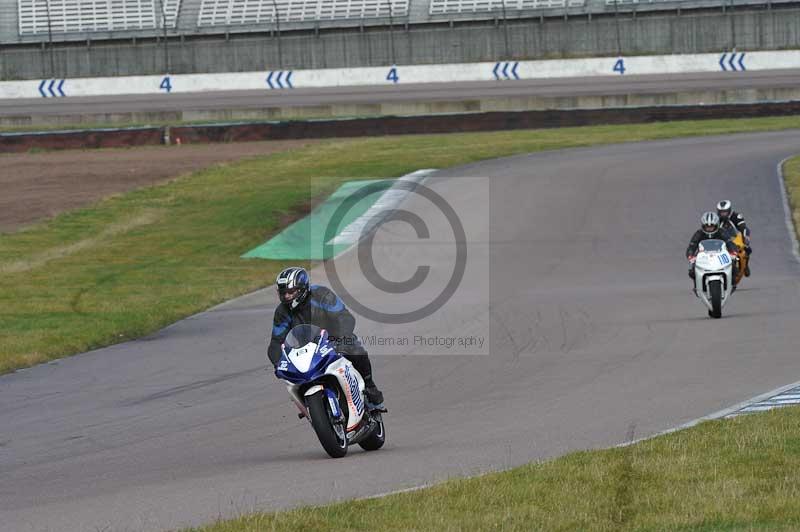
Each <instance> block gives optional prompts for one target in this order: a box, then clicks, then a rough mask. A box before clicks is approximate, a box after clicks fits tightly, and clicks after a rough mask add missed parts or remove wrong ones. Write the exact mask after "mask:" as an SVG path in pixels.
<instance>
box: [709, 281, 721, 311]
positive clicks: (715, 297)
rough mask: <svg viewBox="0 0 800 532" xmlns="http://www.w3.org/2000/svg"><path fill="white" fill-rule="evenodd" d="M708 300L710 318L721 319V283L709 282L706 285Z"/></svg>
mask: <svg viewBox="0 0 800 532" xmlns="http://www.w3.org/2000/svg"><path fill="white" fill-rule="evenodd" d="M708 293H709V296H710V297H709V299H711V317H712V318H717V319H718V318H721V317H722V282H721V281H711V282H710V283H708Z"/></svg>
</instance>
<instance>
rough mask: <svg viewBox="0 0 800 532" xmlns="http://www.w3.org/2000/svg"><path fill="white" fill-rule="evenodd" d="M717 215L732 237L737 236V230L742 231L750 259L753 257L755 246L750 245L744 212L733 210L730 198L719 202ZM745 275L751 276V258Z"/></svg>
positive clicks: (723, 227)
mask: <svg viewBox="0 0 800 532" xmlns="http://www.w3.org/2000/svg"><path fill="white" fill-rule="evenodd" d="M717 215H719V225H720V228H721V229H722V230H723V231H729V232H730V233H731V238H733V237H734V236H736V232H737V231H738V232H740V233H742V237H743V238H744V245H745V248H744V249H745V251H746V252H747V257H748V259H752V258H753V248H752V247H750V228H749V227H747V223H746V222H745V220H744V216H742V213H739V212H736V211H734V210H733V204H732V203H731V202H730V200H722V201H720V202H719V203H717ZM744 275H745V277H750V260H748V261H747V267H746V268H745V270H744Z"/></svg>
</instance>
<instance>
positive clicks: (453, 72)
mask: <svg viewBox="0 0 800 532" xmlns="http://www.w3.org/2000/svg"><path fill="white" fill-rule="evenodd" d="M794 68H800V51H797V50H787V51H775V52H733V53H715V54H687V55H664V56H638V57H603V58H591V59H563V60H549V61H503V62H495V63H467V64H445V65H416V66H396V67H368V68H349V69H320V70H297V71H293V70H283V71H270V72H243V73H227V74H176V75H172V76H131V77H116V78H78V79H43V80H37V81H7V82H0V98H3V99H9V98H37V97H38V98H54V97H56V98H64V97H67V98H68V97H71V96H72V97H75V96H106V95H126V94H130V95H135V94H165V95H166V94H172V93H188V92H213V91H232V90H268V91H273V90H282V91H291V90H294V89H299V88H324V87H341V86H370V85H372V86H378V85H386V84H411V83H413V84H417V83H445V82H447V83H452V82H469V81H491V80H496V81H498V82H504V83H513V82H514V80H517V79H547V78H569V77H578V76H581V77H583V76H624V75H628V76H630V75H643V74H677V73H689V72H719V71H727V72H730V75H732V76H735V75H736V74H737V73H739V72H742V71H745V70H751V71H752V70H767V69H770V70H772V69H794Z"/></svg>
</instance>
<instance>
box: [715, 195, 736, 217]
mask: <svg viewBox="0 0 800 532" xmlns="http://www.w3.org/2000/svg"><path fill="white" fill-rule="evenodd" d="M732 212H733V204H732V203H731V202H730V200H722V201H720V202H719V203H717V214H718V215H719V219H720V220H722V221H727V220H728V218H730V217H731V213H732Z"/></svg>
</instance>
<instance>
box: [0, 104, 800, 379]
mask: <svg viewBox="0 0 800 532" xmlns="http://www.w3.org/2000/svg"><path fill="white" fill-rule="evenodd" d="M790 128H792V129H794V128H800V117H781V118H764V119H747V120H709V121H694V122H668V123H657V124H641V125H625V126H597V127H582V128H564V129H547V130H532V131H513V132H498V133H473V134H451V135H435V136H431V135H416V136H394V137H380V138H370V139H355V140H337V141H329V142H323V143H319V144H315V145H312V146H308V147H305V148H302V149H296V150H293V151H287V152H282V153H277V154H273V155H270V156H265V157H263V158H255V159H250V160H245V161H241V162H238V163H235V164H227V165H221V166H216V167H213V168H210V169H206V170H204V171H200V172H197V173H194V174H191V175H186V176H182V177H180V178H178V179H175V180H173V181H171V182H169V183H167V184H163V185H160V186H154V187H148V188H144V189H140V190H137V191H134V192H131V193H128V194H124V195H120V196H115V197H112V198H109V199H106V200H103V201H101V202H99V203H97V204H94V205H92V206H90V207H88V208H84V209H80V210H76V211H72V212H68V213H65V214H62V215H60V216H57V217H56V218H54V219H52V220H49V221H47V222H43V223H41V224H38V225H35V226H32V227H29V228H26V229H25V230H22V231H18V232H14V233H8V234H0V373H3V372H8V371H11V370H14V369H17V368H22V367H26V366H31V365H34V364H38V363H42V362H46V361H49V360H52V359H56V358H59V357H63V356H66V355H71V354H74V353H79V352H83V351H87V350H90V349H95V348H98V347H102V346H106V345H110V344H114V343H118V342H122V341H125V340H128V339H131V338H136V337H140V336H142V335H145V334H148V333H151V332H154V331H156V330H158V329H160V328H162V327H164V326H165V325H167V324H169V323H172V322H174V321H176V320H178V319H180V318H183V317H186V316H189V315H191V314H193V313H195V312H198V311H200V310H203V309H206V308H208V307H210V306H212V305H214V304H216V303H219V302H222V301H225V300H227V299H230V298H232V297H234V296H237V295H240V294H243V293H246V292H249V291H252V290H255V289H257V288H261V287H263V286H266V285H268V284H270V283H271V282H272V281H273V279H274V276H275V274H276V273H277V272H278V271H279V270H280V268H282V267H284V266H285V265H286V264H285V263H283V262H279V261H275V262H272V261H261V260H243V259H241V258H240V255H242V253H244V252H246V251H247V250H249V249H252V248H253V247H255V246H257V245H258V244H260V243H262V242H264V241H265V240H266V239H268V238H269V237H270V236H272V235H274V234H276V233H277V232H278V231H280V230H281V229H282V228H283V227H284V226H286V225H287V223H288V222H289V221H291V220H292V219H295V218H297V216H299V215H300V214H302V213H304V212H307V211H308V208H309V207H310V206H311V205H313V204H315V202H317V201H319V200H320V199H321V198H324V197H325V195H326V194H329V193H331V192H332V191H333V190H335V189H336V187H338V186H339V185H340V184H341V183H343V182H344V181H347V180H353V179H368V178H369V179H374V178H387V177H396V176H400V175H403V174H406V173H409V172H412V171H414V170H416V169H419V168H445V167H448V166H454V165H460V164H466V163H470V162H475V161H479V160H483V159H490V158H495V157H502V156H507V155H514V154H520V153H527V152H536V151H542V150H552V149H559V148H570V147H579V146H590V145H596V144H608V143H619V142H631V141H640V140H655V139H666V138H672V137H684V136H697V135H719V134H728V133H737V132H755V131H768V130H779V129H790ZM164 149H177V148H169V147H165V148H164ZM209 149H213V146H211V147H210V148H209ZM0 160H1V158H0Z"/></svg>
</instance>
